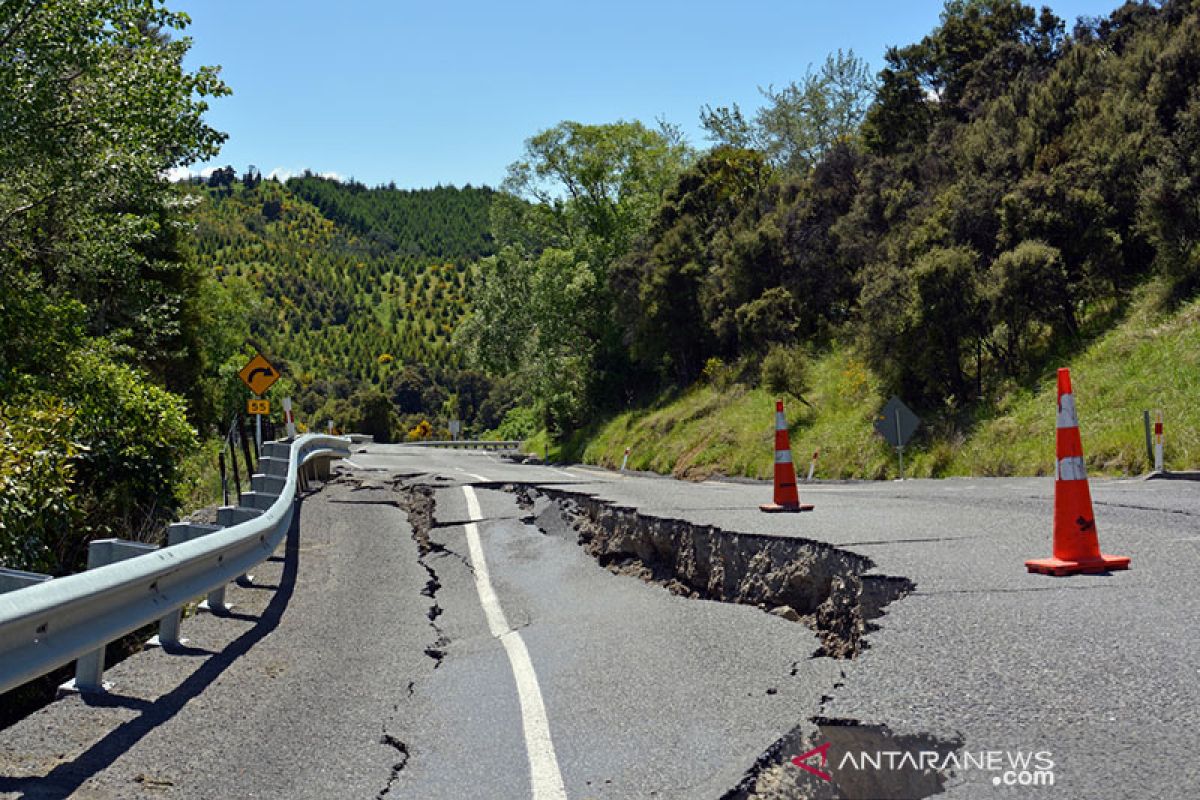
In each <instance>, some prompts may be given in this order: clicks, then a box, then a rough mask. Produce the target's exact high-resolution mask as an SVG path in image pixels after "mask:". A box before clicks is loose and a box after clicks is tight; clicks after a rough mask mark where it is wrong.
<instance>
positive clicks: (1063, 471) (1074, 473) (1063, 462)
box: [1058, 395, 1087, 481]
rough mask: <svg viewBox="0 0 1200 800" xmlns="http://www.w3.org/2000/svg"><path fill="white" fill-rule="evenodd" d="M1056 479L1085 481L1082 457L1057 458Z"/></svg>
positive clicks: (1085, 470) (1085, 473) (1085, 475)
mask: <svg viewBox="0 0 1200 800" xmlns="http://www.w3.org/2000/svg"><path fill="white" fill-rule="evenodd" d="M1068 396H1069V395H1068ZM1058 480H1060V481H1086V480H1087V469H1086V468H1085V467H1084V466H1083V457H1082V456H1070V457H1068V458H1060V459H1059V460H1058Z"/></svg>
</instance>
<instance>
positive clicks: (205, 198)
mask: <svg viewBox="0 0 1200 800" xmlns="http://www.w3.org/2000/svg"><path fill="white" fill-rule="evenodd" d="M191 192H192V193H193V195H194V196H195V197H196V198H197V200H198V204H197V206H196V208H195V212H194V219H195V224H196V228H195V245H194V246H195V249H196V254H197V257H198V259H199V261H200V263H201V264H203V265H204V266H205V267H206V268H207V269H208V270H210V271H211V274H212V275H215V276H217V278H218V279H219V281H220V285H221V291H222V293H223V294H224V296H225V298H226V300H227V302H228V303H229V304H231V305H232V307H233V308H236V309H238V311H237V312H236V313H235V316H239V315H240V316H242V317H244V318H245V320H246V321H247V323H248V324H247V337H248V338H249V339H250V340H252V341H253V342H254V343H256V344H257V345H259V346H261V347H262V348H263V349H264V350H265V351H266V352H267V353H268V355H269V356H270V357H271V358H272V359H274V360H275V362H277V364H278V366H280V367H281V368H282V369H283V370H284V371H285V375H286V379H285V382H284V383H281V384H280V386H279V388H278V389H276V390H273V392H272V394H273V396H283V394H284V393H290V394H293V395H294V396H295V398H296V400H297V403H298V409H299V416H300V418H302V419H304V420H318V421H320V422H324V421H325V420H333V421H334V422H335V423H336V424H337V425H338V426H339V427H346V428H355V429H364V430H368V431H369V432H371V433H374V434H375V435H376V436H378V437H379V438H380V439H383V440H387V439H391V438H393V437H403V436H404V435H405V434H406V432H407V431H408V430H411V429H412V428H413V427H415V426H417V425H418V424H419V423H420V422H421V421H422V420H427V421H428V422H429V423H430V424H431V425H434V426H435V427H437V428H444V426H445V424H446V422H447V421H448V420H449V419H451V418H459V419H463V420H464V421H465V422H466V423H467V425H468V426H469V427H470V428H471V429H474V430H482V429H487V428H491V427H494V426H495V425H497V424H498V423H499V421H500V415H502V414H503V412H504V411H506V410H507V408H508V405H510V403H509V402H508V401H507V399H506V397H507V396H506V394H505V392H504V390H503V388H500V389H499V390H497V388H496V386H495V383H496V382H495V381H489V380H487V379H485V378H484V377H483V376H482V375H479V374H478V373H470V372H465V371H463V370H462V369H460V368H459V360H460V359H459V357H458V355H457V353H456V352H454V351H453V349H452V348H451V347H450V340H451V337H452V336H453V334H454V331H455V329H456V327H457V326H458V323H459V321H460V320H461V318H462V316H463V314H464V312H465V310H466V304H467V297H468V295H469V293H470V290H471V283H472V275H473V272H472V270H471V269H470V267H471V265H472V264H473V262H474V260H475V259H477V258H478V257H479V256H480V255H485V254H487V253H489V252H490V235H489V234H488V231H487V223H486V221H487V219H488V209H489V206H490V203H491V198H492V194H493V193H492V191H491V190H489V189H475V188H470V187H467V188H463V189H456V188H452V187H439V188H436V189H430V190H420V191H400V190H397V189H394V188H389V187H379V188H374V189H368V188H366V187H364V186H362V185H361V184H356V183H342V182H338V181H333V180H327V179H323V178H316V177H311V176H306V177H302V178H294V179H292V180H290V181H288V183H287V184H286V185H281V184H279V183H277V182H275V181H263V180H262V179H261V178H260V177H259V176H258V174H257V172H256V171H255V170H253V169H248V170H247V171H246V173H245V174H243V175H242V176H241V177H240V178H239V177H238V175H237V172H236V170H234V169H233V168H231V167H230V168H226V169H223V170H220V171H218V172H217V173H215V174H214V176H213V177H210V178H209V179H208V180H207V181H204V182H197V183H196V184H195V185H193V186H192V187H191ZM310 200H311V202H310ZM242 360H244V358H243V355H242V354H241V353H239V354H238V355H237V356H234V357H233V358H232V359H231V360H230V361H229V362H228V363H227V364H225V365H224V368H223V371H224V374H225V376H226V380H225V385H227V386H228V387H230V388H229V396H230V407H229V408H227V409H226V411H227V413H234V412H235V411H236V404H237V403H238V402H239V398H240V397H241V392H240V389H239V387H238V384H237V382H236V380H235V379H233V377H232V376H233V375H234V374H235V373H236V370H237V369H238V368H240V366H241V363H240V362H241V361H242ZM477 417H478V418H479V419H478V420H477Z"/></svg>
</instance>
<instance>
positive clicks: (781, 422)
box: [775, 411, 787, 431]
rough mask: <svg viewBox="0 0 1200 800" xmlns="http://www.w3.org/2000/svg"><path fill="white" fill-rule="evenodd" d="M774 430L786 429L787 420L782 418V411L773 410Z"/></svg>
mask: <svg viewBox="0 0 1200 800" xmlns="http://www.w3.org/2000/svg"><path fill="white" fill-rule="evenodd" d="M775 430H777V431H782V430H787V420H786V419H784V418H783V412H782V411H776V412H775Z"/></svg>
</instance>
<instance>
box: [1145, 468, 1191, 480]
mask: <svg viewBox="0 0 1200 800" xmlns="http://www.w3.org/2000/svg"><path fill="white" fill-rule="evenodd" d="M1143 480H1147V481H1200V470H1186V471H1184V472H1168V471H1167V470H1163V471H1162V472H1151V473H1150V474H1149V475H1146V476H1145V477H1144V478H1143Z"/></svg>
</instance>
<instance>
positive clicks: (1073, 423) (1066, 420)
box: [1058, 394, 1079, 428]
mask: <svg viewBox="0 0 1200 800" xmlns="http://www.w3.org/2000/svg"><path fill="white" fill-rule="evenodd" d="M1058 427H1060V428H1078V427H1079V415H1078V414H1077V413H1075V395H1073V394H1064V395H1063V396H1062V397H1060V398H1059V399H1058Z"/></svg>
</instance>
